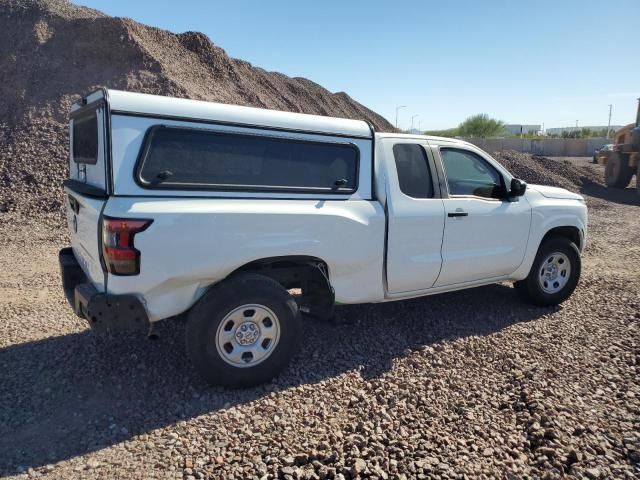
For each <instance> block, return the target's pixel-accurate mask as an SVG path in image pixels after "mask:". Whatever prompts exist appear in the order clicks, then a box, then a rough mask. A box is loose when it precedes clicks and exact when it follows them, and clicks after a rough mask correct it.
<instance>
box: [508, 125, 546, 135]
mask: <svg viewBox="0 0 640 480" xmlns="http://www.w3.org/2000/svg"><path fill="white" fill-rule="evenodd" d="M504 129H505V130H506V131H507V132H509V133H511V134H513V135H520V134H521V133H539V132H540V130H542V128H541V127H540V125H522V124H519V123H517V124H516V123H513V124H508V125H505V126H504Z"/></svg>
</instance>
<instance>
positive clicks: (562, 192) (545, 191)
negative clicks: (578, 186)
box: [527, 185, 584, 200]
mask: <svg viewBox="0 0 640 480" xmlns="http://www.w3.org/2000/svg"><path fill="white" fill-rule="evenodd" d="M527 189H528V190H529V189H530V190H534V191H536V192H538V193H540V194H541V195H543V196H545V197H547V198H561V199H570V200H584V198H583V197H582V195H580V194H578V193H573V192H570V191H569V190H567V189H566V188H559V187H549V186H547V185H527Z"/></svg>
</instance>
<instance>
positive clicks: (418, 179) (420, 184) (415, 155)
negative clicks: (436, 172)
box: [393, 143, 433, 198]
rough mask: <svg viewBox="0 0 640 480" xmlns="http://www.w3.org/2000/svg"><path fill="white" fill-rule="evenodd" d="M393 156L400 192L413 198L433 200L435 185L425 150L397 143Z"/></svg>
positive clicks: (413, 145) (415, 145) (408, 144)
mask: <svg viewBox="0 0 640 480" xmlns="http://www.w3.org/2000/svg"><path fill="white" fill-rule="evenodd" d="M393 156H394V158H395V161H396V170H397V171H398V182H399V184H400V190H401V191H402V193H404V194H405V195H408V196H410V197H413V198H433V183H432V181H431V172H430V170H429V162H428V160H427V155H426V153H425V151H424V149H423V148H422V147H421V146H420V145H418V144H415V143H396V144H395V145H394V146H393Z"/></svg>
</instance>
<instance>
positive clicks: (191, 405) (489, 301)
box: [0, 285, 550, 476]
mask: <svg viewBox="0 0 640 480" xmlns="http://www.w3.org/2000/svg"><path fill="white" fill-rule="evenodd" d="M549 311H550V310H549V309H543V308H536V307H531V306H528V305H525V304H523V303H521V302H520V301H519V299H518V298H517V296H516V295H515V292H514V291H513V289H512V288H511V287H510V286H506V285H492V286H488V287H482V288H478V289H473V290H466V291H460V292H454V293H449V294H443V295H438V296H433V297H424V298H420V299H415V300H408V301H403V302H393V303H387V304H379V305H361V306H344V307H341V308H339V309H338V314H337V317H338V324H337V325H335V326H334V325H330V324H326V323H318V322H312V321H306V322H305V335H304V345H303V347H302V349H301V352H300V354H299V355H297V356H296V358H295V359H294V361H293V362H292V365H291V366H290V368H288V369H287V371H286V372H284V373H283V374H282V375H280V377H278V378H277V379H276V380H275V381H274V382H272V383H271V384H268V385H265V386H262V387H258V388H253V389H247V390H226V389H222V388H219V387H214V388H207V387H206V386H205V385H204V384H203V383H202V382H201V380H200V379H199V378H198V377H197V376H196V375H195V373H194V372H193V370H192V368H191V366H190V365H189V363H188V361H187V360H186V356H185V349H184V345H183V332H182V330H183V328H184V326H183V324H182V323H181V322H173V323H167V324H166V325H162V326H161V327H160V328H159V334H160V335H161V337H160V339H159V340H156V341H150V340H146V338H141V337H138V336H136V337H129V338H120V337H119V338H111V339H99V338H96V337H95V336H94V335H93V334H92V333H91V332H89V331H83V332H80V333H76V334H70V335H65V336H60V337H53V338H47V339H45V340H41V341H37V342H30V343H25V344H20V345H12V346H9V347H7V348H4V349H0V386H1V390H0V476H1V475H7V474H14V473H18V472H20V471H23V470H26V469H28V468H30V467H38V466H42V465H45V464H49V463H54V462H57V461H60V460H64V459H69V458H72V457H75V456H78V455H83V454H85V453H88V452H91V451H94V450H98V449H101V448H104V447H108V446H110V445H113V444H116V443H118V442H122V441H124V440H127V439H129V438H131V437H132V436H135V435H139V434H143V433H147V432H149V431H151V430H153V429H156V428H160V427H164V426H167V425H170V424H174V423H176V422H178V421H180V420H183V419H189V418H192V417H195V416H198V415H201V414H206V413H210V412H215V411H216V410H219V409H222V408H225V407H229V406H230V405H236V404H243V403H246V402H250V401H252V400H255V399H257V398H260V397H261V396H264V395H266V394H268V393H269V392H271V391H277V390H284V389H287V388H289V387H292V386H295V385H300V384H308V383H316V382H318V381H321V380H324V379H331V378H333V377H336V376H338V375H340V374H341V373H343V372H345V371H348V370H353V369H358V370H359V371H360V373H361V375H362V376H363V377H365V378H375V377H378V376H379V375H381V374H383V373H385V372H387V371H388V370H389V369H390V368H391V366H392V362H393V360H394V359H395V358H398V357H401V356H403V355H405V354H406V353H407V352H408V351H409V350H413V349H420V348H423V347H424V346H426V345H430V344H433V343H436V342H441V341H447V340H453V339H456V338H460V337H467V336H474V335H489V334H492V333H495V332H498V331H499V330H501V329H503V328H505V327H508V326H509V325H512V324H514V323H517V322H523V321H529V320H532V319H535V318H538V317H540V316H541V315H543V314H545V313H548V312H549ZM25 321H30V319H25ZM33 321H37V320H35V319H33ZM436 355H437V353H436ZM319 388H322V387H319Z"/></svg>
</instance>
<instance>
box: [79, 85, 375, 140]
mask: <svg viewBox="0 0 640 480" xmlns="http://www.w3.org/2000/svg"><path fill="white" fill-rule="evenodd" d="M102 99H106V101H107V102H108V104H109V107H110V109H111V113H112V114H113V115H117V114H128V115H139V116H145V117H159V118H162V117H164V118H174V119H181V120H194V121H204V122H216V123H226V124H239V125H246V126H255V127H266V128H271V129H277V130H295V131H303V132H308V133H319V134H323V135H335V136H343V137H350V138H367V139H371V138H373V128H372V127H371V126H370V125H369V124H368V123H367V122H365V121H363V120H351V119H346V118H334V117H324V116H320V115H308V114H304V113H292V112H282V111H278V110H268V109H264V108H254V107H243V106H239V105H226V104H223V103H214V102H205V101H201V100H189V99H185V98H175V97H165V96H160V95H149V94H145V93H135V92H124V91H121V90H110V89H109V90H108V89H101V90H98V91H96V92H93V93H91V94H89V95H86V96H85V97H83V98H81V99H80V100H79V101H78V102H77V103H76V104H74V105H73V106H72V108H71V111H72V112H73V111H75V110H78V109H80V108H82V106H83V105H85V104H87V103H91V102H94V101H97V100H102Z"/></svg>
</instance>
